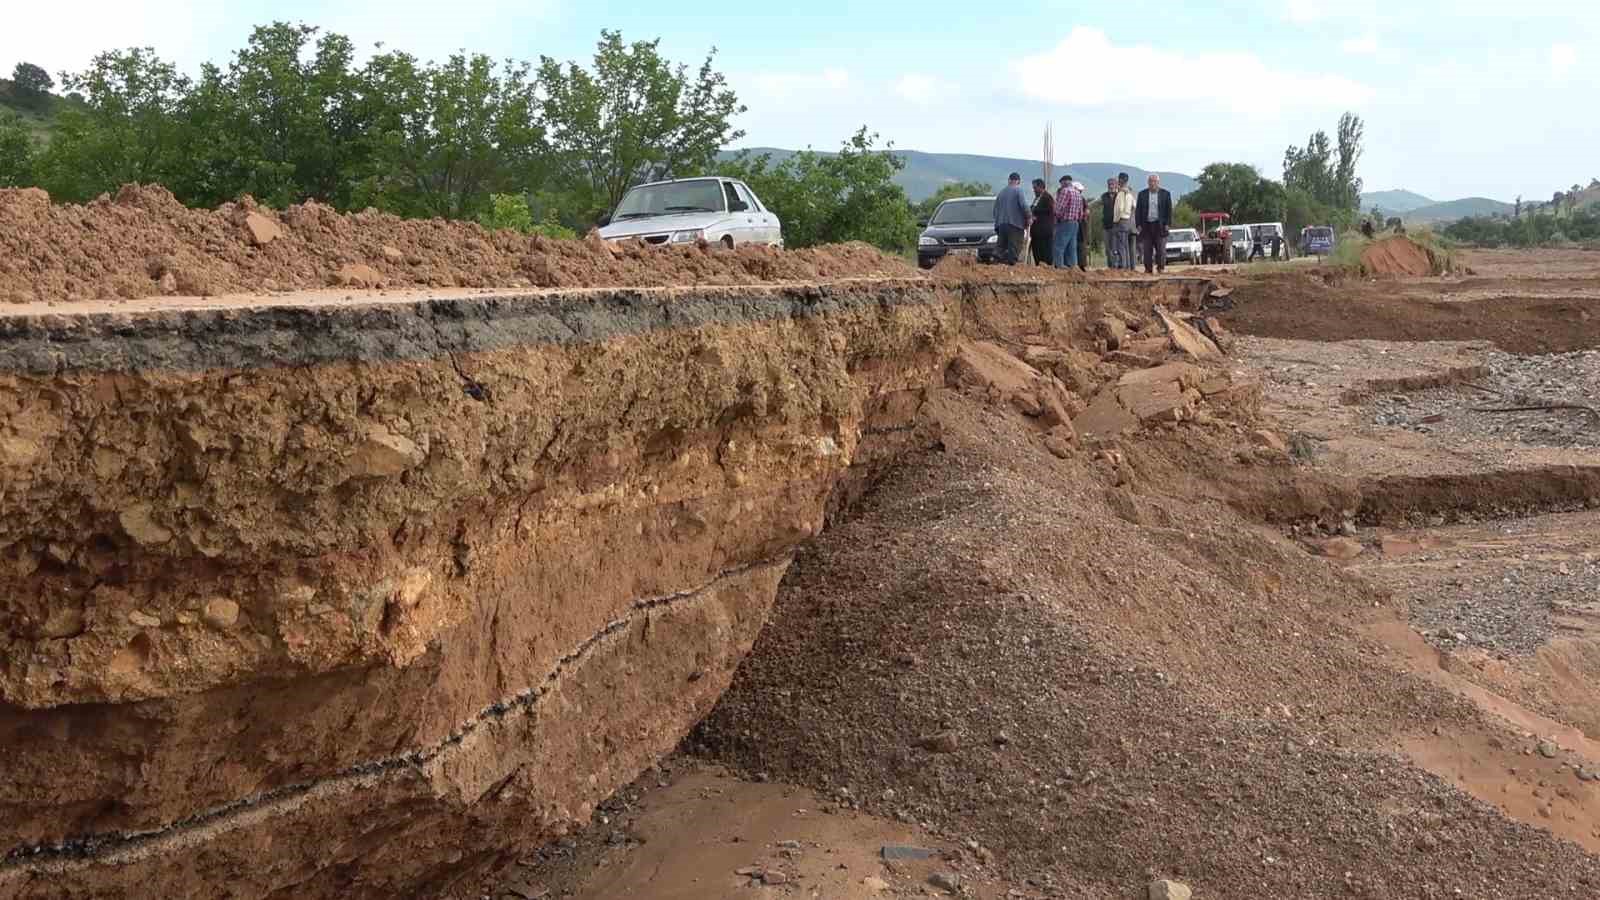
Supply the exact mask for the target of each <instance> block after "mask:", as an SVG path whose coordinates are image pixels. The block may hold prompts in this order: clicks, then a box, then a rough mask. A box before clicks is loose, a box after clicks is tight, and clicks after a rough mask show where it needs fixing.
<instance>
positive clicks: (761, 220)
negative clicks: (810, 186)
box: [600, 177, 783, 248]
mask: <svg viewBox="0 0 1600 900" xmlns="http://www.w3.org/2000/svg"><path fill="white" fill-rule="evenodd" d="M600 237H601V238H602V239H604V240H608V241H622V240H640V241H644V242H645V243H647V244H693V243H695V242H697V241H701V240H704V241H706V242H707V243H711V244H722V245H723V246H724V247H729V248H732V247H736V246H743V245H744V244H767V245H770V246H774V247H782V246H783V228H782V223H780V222H779V221H778V217H777V216H776V215H775V214H774V213H773V212H772V211H771V210H769V209H767V208H766V206H765V205H763V204H762V202H761V200H760V199H758V198H757V197H756V194H755V191H752V190H750V187H749V186H748V185H746V184H745V183H744V182H742V181H737V180H735V179H732V178H715V177H712V178H678V179H673V180H671V181H653V182H651V183H649V184H641V185H638V186H637V187H633V188H629V189H628V193H626V194H624V195H623V197H622V202H621V203H618V204H617V208H616V209H615V210H614V211H612V213H611V214H610V215H608V216H604V217H602V218H601V220H600Z"/></svg>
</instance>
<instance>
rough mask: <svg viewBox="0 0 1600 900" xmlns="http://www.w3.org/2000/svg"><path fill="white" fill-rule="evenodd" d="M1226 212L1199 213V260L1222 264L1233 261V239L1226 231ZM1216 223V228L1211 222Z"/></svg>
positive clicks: (1206, 262) (1204, 262) (1208, 263)
mask: <svg viewBox="0 0 1600 900" xmlns="http://www.w3.org/2000/svg"><path fill="white" fill-rule="evenodd" d="M1227 221H1228V214H1227V213H1220V212H1203V213H1201V214H1200V262H1201V263H1202V264H1206V265H1210V264H1216V265H1223V264H1225V263H1231V262H1233V239H1232V235H1230V234H1229V233H1228V226H1227V224H1226V223H1227ZM1212 222H1215V223H1217V225H1216V228H1212V227H1211V223H1212Z"/></svg>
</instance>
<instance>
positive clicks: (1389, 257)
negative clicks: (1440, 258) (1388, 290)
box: [1361, 235, 1433, 276]
mask: <svg viewBox="0 0 1600 900" xmlns="http://www.w3.org/2000/svg"><path fill="white" fill-rule="evenodd" d="M1361 268H1362V269H1363V270H1365V271H1366V273H1367V274H1368V275H1414V276H1423V275H1432V274H1433V259H1432V257H1430V256H1429V255H1428V251H1427V250H1426V249H1424V248H1423V247H1422V245H1420V244H1418V243H1417V242H1416V241H1413V240H1412V239H1410V238H1408V237H1403V236H1401V235H1395V236H1394V237H1386V238H1384V239H1383V240H1381V241H1376V242H1374V243H1373V244H1371V245H1370V246H1368V247H1367V249H1365V250H1363V251H1362V252H1361Z"/></svg>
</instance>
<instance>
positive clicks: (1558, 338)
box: [1222, 254, 1600, 353]
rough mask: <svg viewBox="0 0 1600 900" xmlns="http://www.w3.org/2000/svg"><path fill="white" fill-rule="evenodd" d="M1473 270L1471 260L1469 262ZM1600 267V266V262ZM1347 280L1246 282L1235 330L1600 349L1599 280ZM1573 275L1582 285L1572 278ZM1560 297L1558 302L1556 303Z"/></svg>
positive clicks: (1282, 277)
mask: <svg viewBox="0 0 1600 900" xmlns="http://www.w3.org/2000/svg"><path fill="white" fill-rule="evenodd" d="M1466 258H1467V264H1468V265H1469V266H1471V265H1472V261H1473V260H1474V259H1475V257H1474V256H1473V255H1471V254H1468V255H1467V257H1466ZM1593 262H1594V263H1595V266H1596V268H1600V259H1594V260H1593ZM1508 266H1509V263H1506V262H1500V261H1497V262H1496V263H1494V267H1495V268H1494V271H1496V273H1497V274H1496V275H1495V276H1465V277H1461V278H1448V279H1403V280H1402V279H1382V280H1367V281H1363V280H1361V279H1356V278H1353V277H1352V278H1341V279H1340V280H1339V281H1338V282H1337V283H1336V284H1333V285H1329V284H1327V283H1325V282H1324V281H1323V279H1321V278H1319V277H1317V276H1316V275H1314V274H1310V273H1294V274H1276V275H1271V276H1265V277H1259V278H1244V279H1241V280H1240V281H1239V283H1238V284H1237V285H1236V287H1235V289H1234V293H1233V296H1232V298H1231V299H1232V300H1233V301H1234V303H1235V308H1234V309H1233V310H1232V311H1231V312H1228V313H1225V314H1224V315H1223V317H1222V318H1223V321H1224V322H1225V323H1226V324H1227V326H1228V327H1229V328H1232V329H1233V330H1235V331H1238V332H1240V333H1242V334H1251V335H1259V336H1262V337H1276V338H1295V339H1304V340H1318V341H1348V340H1383V341H1475V340H1488V341H1493V342H1494V343H1495V344H1497V345H1498V346H1499V347H1501V348H1502V349H1504V350H1507V351H1510V352H1512V353H1564V352H1568V351H1572V350H1581V349H1587V348H1591V347H1595V346H1600V282H1596V281H1594V280H1593V279H1594V277H1595V272H1594V271H1593V270H1590V271H1589V272H1588V273H1587V275H1582V274H1580V273H1573V272H1571V271H1570V270H1567V269H1563V270H1562V274H1561V275H1559V276H1555V277H1546V276H1545V275H1544V273H1543V272H1542V270H1540V269H1538V268H1524V269H1523V274H1522V276H1521V277H1515V278H1508V277H1505V276H1504V275H1503V274H1501V273H1503V272H1504V271H1505V270H1506V269H1507V267H1508ZM1574 275H1577V277H1574ZM1551 294H1555V296H1550V295H1551Z"/></svg>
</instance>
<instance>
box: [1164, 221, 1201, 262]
mask: <svg viewBox="0 0 1600 900" xmlns="http://www.w3.org/2000/svg"><path fill="white" fill-rule="evenodd" d="M1199 261H1200V232H1198V231H1196V230H1194V229H1193V228H1174V229H1172V230H1171V231H1170V232H1168V233H1167V262H1169V263H1171V262H1187V263H1198V262H1199Z"/></svg>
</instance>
